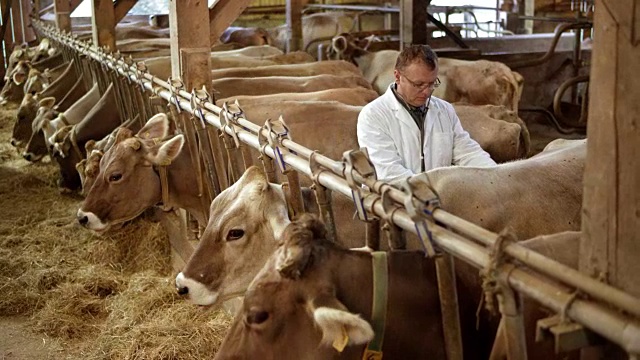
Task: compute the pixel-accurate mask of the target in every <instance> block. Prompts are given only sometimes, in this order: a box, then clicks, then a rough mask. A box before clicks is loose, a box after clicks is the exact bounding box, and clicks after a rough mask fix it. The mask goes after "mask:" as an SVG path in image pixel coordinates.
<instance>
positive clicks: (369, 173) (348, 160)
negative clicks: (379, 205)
mask: <svg viewBox="0 0 640 360" xmlns="http://www.w3.org/2000/svg"><path fill="white" fill-rule="evenodd" d="M342 160H343V162H344V163H345V169H344V176H345V179H346V180H347V184H349V187H350V188H351V198H352V200H353V203H354V204H355V206H356V211H357V213H358V218H359V219H360V220H363V221H370V220H372V219H370V218H369V216H368V215H367V211H366V210H365V208H364V196H363V193H362V191H363V189H362V186H361V184H358V183H357V182H356V181H355V179H354V172H356V173H358V174H359V175H360V176H361V177H362V178H364V179H370V178H373V179H374V180H375V179H376V178H377V176H376V169H375V168H374V167H373V164H372V163H371V161H370V160H369V154H368V153H367V149H366V148H360V149H359V150H348V151H345V152H344V153H343V154H342Z"/></svg>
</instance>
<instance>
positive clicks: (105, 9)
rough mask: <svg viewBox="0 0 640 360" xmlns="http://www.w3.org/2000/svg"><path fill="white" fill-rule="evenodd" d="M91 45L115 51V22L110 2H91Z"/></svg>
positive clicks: (95, 0) (109, 0) (106, 0)
mask: <svg viewBox="0 0 640 360" xmlns="http://www.w3.org/2000/svg"><path fill="white" fill-rule="evenodd" d="M91 15H92V16H91V27H92V30H93V44H94V45H96V46H100V47H102V46H107V47H109V50H110V51H115V50H116V22H115V12H114V8H113V1H112V0H93V2H92V6H91Z"/></svg>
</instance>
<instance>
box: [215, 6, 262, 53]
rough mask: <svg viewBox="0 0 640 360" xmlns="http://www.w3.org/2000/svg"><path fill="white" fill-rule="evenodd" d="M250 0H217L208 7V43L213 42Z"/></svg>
mask: <svg viewBox="0 0 640 360" xmlns="http://www.w3.org/2000/svg"><path fill="white" fill-rule="evenodd" d="M251 1H252V0H219V1H218V2H216V3H215V4H213V6H212V7H211V9H209V32H210V36H209V39H210V43H211V44H215V43H216V42H217V41H218V40H219V39H220V35H222V33H223V32H224V30H225V29H226V28H228V27H229V25H231V24H232V23H233V22H234V21H236V19H237V18H238V16H240V14H242V12H243V11H244V9H246V8H247V7H248V6H249V4H250V3H251Z"/></svg>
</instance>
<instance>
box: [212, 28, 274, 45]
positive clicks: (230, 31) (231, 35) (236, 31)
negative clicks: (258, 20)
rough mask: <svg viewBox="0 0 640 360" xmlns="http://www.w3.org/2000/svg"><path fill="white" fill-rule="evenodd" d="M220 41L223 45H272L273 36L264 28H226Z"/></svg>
mask: <svg viewBox="0 0 640 360" xmlns="http://www.w3.org/2000/svg"><path fill="white" fill-rule="evenodd" d="M212 40H215V39H212ZM220 41H221V42H222V43H223V44H227V43H237V44H240V45H242V46H256V45H271V43H272V40H271V36H270V35H269V33H268V32H267V30H265V29H263V28H259V27H249V28H243V27H237V26H230V27H228V28H226V29H225V30H224V31H223V32H222V35H220Z"/></svg>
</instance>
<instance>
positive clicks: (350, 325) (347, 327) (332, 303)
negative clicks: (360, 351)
mask: <svg viewBox="0 0 640 360" xmlns="http://www.w3.org/2000/svg"><path fill="white" fill-rule="evenodd" d="M313 308H314V310H313V319H314V320H315V322H316V324H317V325H318V327H319V328H320V330H321V331H322V343H323V344H326V345H332V346H333V347H334V348H335V349H336V350H338V351H339V352H342V350H343V349H344V348H345V347H346V346H347V345H361V344H366V343H368V342H369V341H371V340H372V339H373V335H374V332H373V329H372V328H371V325H370V324H369V323H368V322H367V321H366V320H364V319H363V318H361V317H360V316H358V315H356V314H354V313H352V312H350V311H349V310H348V309H347V308H346V307H345V306H344V305H343V304H342V303H341V302H340V301H339V300H338V299H336V298H335V296H333V295H327V296H323V297H321V299H314V306H313Z"/></svg>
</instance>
